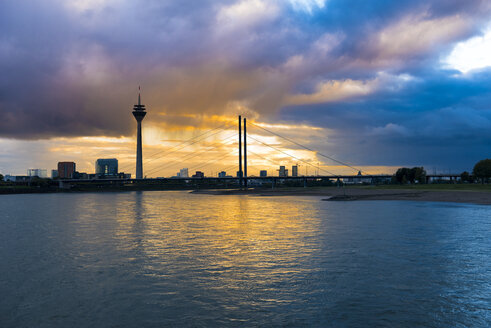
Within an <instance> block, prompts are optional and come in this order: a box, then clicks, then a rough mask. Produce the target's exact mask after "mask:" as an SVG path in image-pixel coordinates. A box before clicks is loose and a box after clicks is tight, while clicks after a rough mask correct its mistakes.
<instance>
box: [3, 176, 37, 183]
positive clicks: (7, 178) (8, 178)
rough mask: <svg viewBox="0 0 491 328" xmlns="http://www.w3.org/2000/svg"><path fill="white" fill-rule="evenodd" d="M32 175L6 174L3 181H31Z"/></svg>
mask: <svg viewBox="0 0 491 328" xmlns="http://www.w3.org/2000/svg"><path fill="white" fill-rule="evenodd" d="M30 178H31V177H29V176H26V175H10V174H6V175H5V176H4V177H3V181H9V182H23V181H29V179H30Z"/></svg>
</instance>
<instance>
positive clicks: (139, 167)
mask: <svg viewBox="0 0 491 328" xmlns="http://www.w3.org/2000/svg"><path fill="white" fill-rule="evenodd" d="M139 90H140V87H138V105H135V106H134V107H133V116H134V117H135V119H136V122H137V133H136V137H137V139H136V140H137V142H136V178H137V179H143V155H142V121H143V118H144V117H145V115H147V112H146V111H145V105H142V104H141V97H140V91H139Z"/></svg>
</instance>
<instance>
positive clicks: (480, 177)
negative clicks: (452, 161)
mask: <svg viewBox="0 0 491 328" xmlns="http://www.w3.org/2000/svg"><path fill="white" fill-rule="evenodd" d="M490 180H491V159H483V160H481V161H479V162H477V163H476V164H475V165H474V168H473V170H472V174H471V173H469V172H467V171H464V172H462V173H461V174H460V181H461V182H466V183H474V182H480V183H489V182H490ZM392 181H393V182H394V183H400V184H408V183H412V184H414V183H426V171H425V169H424V167H413V168H408V167H401V168H399V169H398V170H397V171H396V173H395V174H394V176H393V177H392Z"/></svg>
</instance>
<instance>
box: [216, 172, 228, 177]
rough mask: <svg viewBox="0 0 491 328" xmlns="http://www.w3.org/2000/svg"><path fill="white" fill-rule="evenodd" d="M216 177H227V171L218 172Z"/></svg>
mask: <svg viewBox="0 0 491 328" xmlns="http://www.w3.org/2000/svg"><path fill="white" fill-rule="evenodd" d="M218 177H219V178H225V177H227V172H225V171H222V172H220V173H218Z"/></svg>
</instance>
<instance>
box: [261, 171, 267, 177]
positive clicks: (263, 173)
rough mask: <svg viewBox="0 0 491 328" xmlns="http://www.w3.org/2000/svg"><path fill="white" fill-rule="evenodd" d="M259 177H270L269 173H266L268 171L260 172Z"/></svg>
mask: <svg viewBox="0 0 491 328" xmlns="http://www.w3.org/2000/svg"><path fill="white" fill-rule="evenodd" d="M259 176H260V177H267V176H268V171H266V170H261V171H259Z"/></svg>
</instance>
